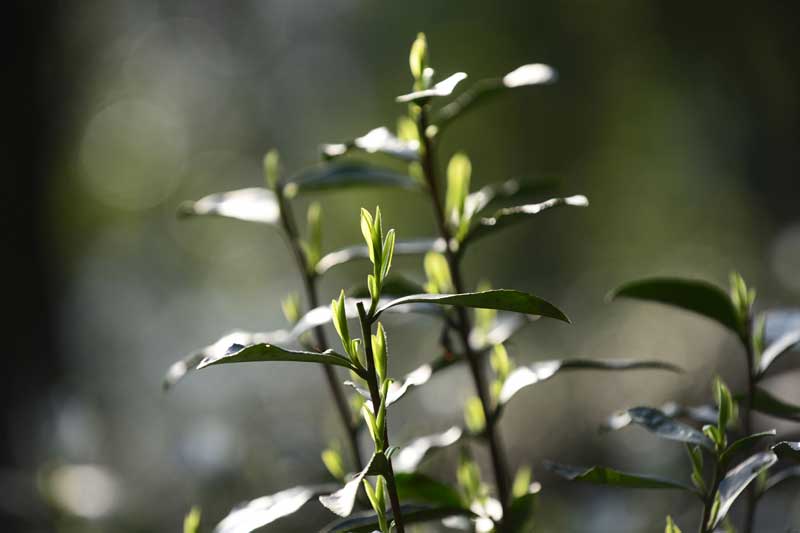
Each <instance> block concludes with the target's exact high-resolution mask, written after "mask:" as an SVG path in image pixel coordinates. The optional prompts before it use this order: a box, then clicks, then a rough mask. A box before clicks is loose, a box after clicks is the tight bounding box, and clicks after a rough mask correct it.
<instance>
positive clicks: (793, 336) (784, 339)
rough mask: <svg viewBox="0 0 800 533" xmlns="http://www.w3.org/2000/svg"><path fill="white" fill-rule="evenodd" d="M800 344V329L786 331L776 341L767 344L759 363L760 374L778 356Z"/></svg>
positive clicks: (760, 374)
mask: <svg viewBox="0 0 800 533" xmlns="http://www.w3.org/2000/svg"><path fill="white" fill-rule="evenodd" d="M798 346H800V329H796V330H793V331H789V332H787V333H784V334H783V335H782V336H781V337H780V338H778V339H777V340H776V341H775V342H773V343H772V344H770V345H769V346H767V348H766V349H765V350H764V353H762V354H761V360H760V361H759V363H758V375H759V376H762V375H763V374H764V373H765V372H766V371H767V369H768V368H769V367H770V365H771V364H772V363H773V362H775V360H776V359H777V358H778V357H780V356H781V355H783V354H785V353H786V352H788V351H789V350H791V349H792V348H795V347H798Z"/></svg>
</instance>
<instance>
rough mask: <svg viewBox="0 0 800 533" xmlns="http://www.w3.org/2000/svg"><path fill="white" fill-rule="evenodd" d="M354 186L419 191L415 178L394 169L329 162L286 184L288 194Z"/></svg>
mask: <svg viewBox="0 0 800 533" xmlns="http://www.w3.org/2000/svg"><path fill="white" fill-rule="evenodd" d="M354 187H394V188H400V189H410V190H419V189H420V184H419V182H418V181H416V180H415V179H414V178H411V177H410V176H405V175H403V174H398V173H396V172H393V171H391V170H388V169H385V168H379V167H372V166H368V165H361V164H356V163H342V164H327V165H322V166H320V167H315V168H313V169H311V170H308V171H306V172H304V173H302V174H300V175H298V176H295V177H294V178H292V179H291V180H290V181H289V182H287V183H286V185H285V190H286V193H287V194H288V195H290V196H291V195H294V194H297V193H306V192H319V191H329V190H340V189H349V188H354Z"/></svg>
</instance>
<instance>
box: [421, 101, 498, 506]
mask: <svg viewBox="0 0 800 533" xmlns="http://www.w3.org/2000/svg"><path fill="white" fill-rule="evenodd" d="M428 126H429V124H428V116H427V109H426V108H425V107H421V108H420V109H419V121H418V128H419V138H420V147H421V154H420V155H421V158H422V160H421V164H422V170H423V173H424V175H425V180H426V182H427V184H428V189H429V191H430V196H431V202H432V203H433V208H434V211H435V218H436V224H437V227H438V229H439V234H440V236H441V237H442V238H443V239H444V241H445V244H446V246H445V257H446V258H447V263H448V266H449V267H450V275H451V277H452V278H453V286H454V288H455V290H456V292H459V293H461V292H464V282H463V278H462V276H461V254H460V253H459V252H458V251H454V250H453V248H452V242H451V241H452V237H453V236H452V234H451V233H450V230H449V229H448V227H447V220H446V214H445V212H444V207H443V205H442V200H441V194H440V192H439V185H438V181H437V179H436V166H435V161H434V147H433V140H432V139H431V137H430V136H429V135H428V132H427V130H428ZM456 315H457V318H458V321H457V323H456V328H455V329H456V331H457V333H458V336H459V338H460V339H461V343H462V344H463V346H464V355H465V357H466V359H467V363H468V364H469V369H470V373H471V374H472V380H473V382H474V384H475V390H476V392H477V394H478V398H479V399H480V401H481V406H482V407H483V414H484V418H485V419H486V439H487V441H488V443H489V455H490V456H491V460H492V469H493V471H494V478H495V484H496V486H497V495H498V498H499V499H500V503H501V505H502V506H503V516H506V515H507V511H508V505H509V503H510V502H509V482H508V469H507V468H506V462H505V453H504V452H503V447H502V443H501V442H500V435H499V434H498V432H497V430H496V427H495V419H494V416H493V412H492V404H491V400H490V396H489V391H488V387H487V386H486V377H485V375H484V372H483V370H482V368H481V362H480V357H479V356H478V354H476V353H475V351H474V350H473V349H472V346H471V345H470V343H469V337H470V332H471V331H472V325H471V324H470V320H469V316H468V315H467V312H466V310H465V309H464V308H463V307H456Z"/></svg>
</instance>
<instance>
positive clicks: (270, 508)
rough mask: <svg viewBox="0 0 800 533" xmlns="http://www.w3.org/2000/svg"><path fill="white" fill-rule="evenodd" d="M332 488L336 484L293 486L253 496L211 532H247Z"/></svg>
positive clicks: (299, 506) (294, 510) (294, 509)
mask: <svg viewBox="0 0 800 533" xmlns="http://www.w3.org/2000/svg"><path fill="white" fill-rule="evenodd" d="M335 487H336V486H335V485H314V486H305V487H294V488H291V489H287V490H283V491H281V492H278V493H275V494H272V495H270V496H262V497H261V498H256V499H255V500H252V501H249V502H247V503H244V504H242V505H239V506H238V507H236V508H235V509H233V510H232V511H231V512H230V513H229V514H228V516H226V517H225V518H224V519H223V520H222V521H221V522H220V523H219V524H218V525H217V527H216V528H214V533H250V532H251V531H254V530H256V529H258V528H261V527H264V526H266V525H268V524H271V523H272V522H274V521H275V520H278V519H279V518H283V517H285V516H288V515H290V514H293V513H295V512H297V511H298V510H299V509H300V508H301V507H302V506H303V505H305V504H306V503H307V502H308V501H310V500H311V499H313V498H314V497H316V496H318V495H320V494H324V493H325V492H327V491H330V490H332V489H333V488H335Z"/></svg>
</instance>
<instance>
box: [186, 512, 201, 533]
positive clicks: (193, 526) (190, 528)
mask: <svg viewBox="0 0 800 533" xmlns="http://www.w3.org/2000/svg"><path fill="white" fill-rule="evenodd" d="M200 516H201V515H200V508H199V507H197V506H196V505H195V506H194V507H192V509H191V510H190V511H189V513H188V514H187V515H186V517H184V519H183V533H198V532H199V531H200Z"/></svg>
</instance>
